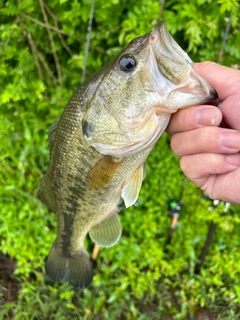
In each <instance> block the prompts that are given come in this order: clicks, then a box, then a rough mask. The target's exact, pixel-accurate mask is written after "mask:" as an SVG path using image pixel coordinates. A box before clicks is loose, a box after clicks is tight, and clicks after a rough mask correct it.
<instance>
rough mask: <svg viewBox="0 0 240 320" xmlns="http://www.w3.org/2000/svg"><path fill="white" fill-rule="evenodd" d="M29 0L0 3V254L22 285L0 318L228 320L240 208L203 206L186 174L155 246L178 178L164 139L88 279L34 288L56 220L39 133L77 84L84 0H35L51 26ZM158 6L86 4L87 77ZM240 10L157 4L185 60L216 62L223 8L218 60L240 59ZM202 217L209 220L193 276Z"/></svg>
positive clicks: (148, 21) (152, 19) (143, 27)
mask: <svg viewBox="0 0 240 320" xmlns="http://www.w3.org/2000/svg"><path fill="white" fill-rule="evenodd" d="M40 3H43V2H42V1H40V0H39V1H34V0H22V1H13V0H0V57H1V67H0V136H1V146H0V175H1V182H2V183H1V186H0V199H1V214H0V235H1V244H0V250H1V251H3V252H4V253H8V254H9V255H10V256H11V257H12V258H15V259H16V260H17V265H18V267H17V269H16V271H15V276H16V277H17V279H18V280H19V281H20V284H21V291H20V293H19V297H18V300H17V301H14V302H11V303H8V304H5V305H2V306H1V307H0V317H1V318H3V319H10V318H11V317H10V316H11V314H14V319H120V317H125V318H126V319H129V320H132V319H140V320H142V319H187V317H188V316H189V315H193V314H196V313H197V312H199V310H200V308H209V309H210V311H211V312H212V313H213V314H214V315H215V319H221V320H222V319H239V318H240V310H239V307H238V306H239V303H240V285H239V281H238V280H237V279H239V276H240V266H239V263H238V261H239V258H240V256H239V255H240V254H239V236H238V229H239V225H240V218H239V217H240V215H239V213H240V209H239V207H237V206H231V209H230V211H229V212H228V213H224V214H223V211H224V204H221V205H220V206H218V207H214V206H212V205H211V203H210V202H208V201H206V200H205V199H203V198H201V192H200V190H198V189H197V188H195V187H194V186H193V185H192V184H191V183H190V182H188V183H187V185H186V188H185V189H184V193H183V199H182V200H183V202H184V204H185V205H184V206H183V209H182V212H181V219H180V222H179V224H178V227H177V229H176V231H175V234H174V238H173V240H172V244H171V246H170V247H169V251H168V253H166V252H164V244H165V240H166V235H167V232H168V228H169V224H170V218H169V216H168V207H167V203H168V201H169V200H170V199H179V196H180V192H181V189H182V184H183V181H184V176H183V174H182V173H181V171H180V169H179V162H178V159H177V158H176V157H175V156H174V155H173V154H172V152H171V150H170V147H169V137H168V136H167V135H163V137H162V138H161V140H160V141H159V143H158V144H157V146H156V148H155V149H154V150H153V152H152V154H151V155H150V157H149V160H148V164H147V176H146V179H145V181H144V184H143V188H142V190H141V194H140V197H139V201H138V207H136V208H129V209H128V210H125V211H124V212H123V213H122V214H121V221H122V225H123V236H122V238H121V240H120V242H119V243H118V244H117V245H116V246H114V247H112V248H110V249H102V250H101V252H100V257H99V261H98V264H97V266H96V268H95V269H96V272H95V273H96V275H95V277H94V282H93V284H92V285H91V287H90V288H89V289H86V290H84V291H83V292H75V291H74V290H73V288H71V287H69V286H67V285H66V284H60V285H53V286H51V285H45V284H44V280H45V278H44V259H45V257H46V256H47V254H48V251H49V249H50V246H51V244H52V242H53V240H54V237H55V234H56V217H55V215H53V214H51V213H49V212H48V211H47V210H46V209H45V208H44V207H43V206H42V205H41V204H40V203H39V202H38V200H37V199H36V198H35V195H36V191H37V189H38V186H39V180H40V177H41V175H42V173H41V172H43V171H44V170H45V168H46V165H47V162H48V150H47V143H46V138H47V136H46V132H47V129H48V127H49V126H50V124H52V123H53V122H55V121H56V119H57V117H58V116H59V115H60V113H61V111H62V110H63V108H64V107H65V105H66V103H67V101H68V99H69V98H70V96H71V94H72V92H73V91H74V90H75V89H76V88H77V87H78V85H79V83H80V82H81V77H82V69H83V64H84V50H85V42H86V36H87V29H88V19H89V14H90V8H91V1H90V0H83V1H80V0H72V1H70V0H61V1H57V0H52V1H45V3H46V5H45V6H44V10H45V14H46V15H47V18H48V24H49V25H50V26H51V29H47V28H46V26H47V21H46V20H44V16H43V13H42V10H41V6H40ZM159 10H160V4H159V1H155V0H140V1H138V2H137V3H136V2H134V1H132V0H130V1H126V0H124V1H118V0H110V1H103V0H99V1H96V3H95V11H94V20H93V26H92V34H91V43H90V50H89V56H88V63H87V77H89V76H90V75H91V74H92V73H93V72H95V71H96V70H98V69H99V68H100V67H101V66H103V65H104V64H105V63H106V62H107V61H109V60H110V58H111V57H112V56H114V55H115V54H116V53H117V52H118V51H119V50H120V49H121V48H122V47H123V46H124V45H125V44H126V43H127V42H128V41H130V40H131V39H133V38H135V37H137V36H139V35H142V34H144V33H146V32H149V31H150V30H151V29H153V27H154V25H155V24H156V22H157V19H158V13H159ZM239 13H240V8H239V3H238V1H236V0H225V1H222V0H218V1H210V0H196V1H186V0H179V1H175V0H168V1H166V4H165V8H164V11H163V15H162V19H163V20H165V21H166V22H167V26H168V29H169V31H170V33H171V34H172V35H173V36H174V38H175V39H176V40H177V41H178V43H179V44H180V45H181V46H182V47H183V48H184V49H185V50H186V51H187V52H188V54H189V55H190V56H191V57H192V59H193V60H194V61H203V60H213V61H217V60H218V57H219V52H220V50H221V46H222V42H223V37H224V33H225V30H226V24H227V22H228V19H229V17H230V15H232V20H231V30H230V34H229V37H228V41H227V46H226V48H225V54H224V57H223V61H222V63H223V64H225V65H228V66H233V65H234V66H235V67H239V58H240V45H239V44H240V31H239V26H240V25H239V20H238V17H239ZM49 32H51V34H52V38H51V36H50V37H49ZM211 221H214V222H216V223H217V224H218V228H217V231H216V234H215V237H214V240H213V243H212V246H211V248H210V251H209V253H208V255H207V258H206V261H205V265H204V268H202V270H201V273H200V275H198V276H196V275H195V274H194V268H195V265H196V263H197V262H198V257H199V255H200V252H201V248H202V246H203V243H204V241H205V238H206V234H207V231H208V227H209V225H210V223H211ZM87 246H88V247H89V248H91V243H90V241H87ZM10 311H11V312H10Z"/></svg>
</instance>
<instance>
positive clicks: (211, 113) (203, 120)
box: [196, 107, 221, 126]
mask: <svg viewBox="0 0 240 320" xmlns="http://www.w3.org/2000/svg"><path fill="white" fill-rule="evenodd" d="M196 117H197V122H198V124H200V125H201V126H214V125H218V124H219V122H220V117H221V113H220V111H219V110H218V109H217V108H214V107H206V108H202V109H200V110H198V111H197V113H196Z"/></svg>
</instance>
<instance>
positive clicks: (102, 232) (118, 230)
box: [89, 213, 122, 247]
mask: <svg viewBox="0 0 240 320" xmlns="http://www.w3.org/2000/svg"><path fill="white" fill-rule="evenodd" d="M121 234H122V227H121V223H120V219H119V216H118V214H117V213H114V214H113V215H111V216H110V217H109V218H107V219H105V220H104V221H102V222H101V223H99V224H98V225H96V226H94V227H92V228H91V230H90V231H89V235H90V237H91V239H92V240H93V241H94V242H95V243H96V244H98V245H99V246H102V247H110V246H113V245H114V244H115V243H116V242H117V241H118V240H119V239H120V237H121Z"/></svg>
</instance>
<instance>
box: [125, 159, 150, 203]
mask: <svg viewBox="0 0 240 320" xmlns="http://www.w3.org/2000/svg"><path fill="white" fill-rule="evenodd" d="M144 175H145V166H144V164H142V165H141V166H140V167H139V168H138V169H137V170H136V171H135V172H134V173H133V174H132V176H131V178H130V181H129V182H128V183H127V184H126V185H125V186H124V188H123V190H122V194H121V197H122V198H123V200H124V203H125V206H126V208H128V207H130V206H132V205H133V204H134V203H135V202H136V201H137V198H138V194H139V191H140V189H141V186H142V181H143V178H144Z"/></svg>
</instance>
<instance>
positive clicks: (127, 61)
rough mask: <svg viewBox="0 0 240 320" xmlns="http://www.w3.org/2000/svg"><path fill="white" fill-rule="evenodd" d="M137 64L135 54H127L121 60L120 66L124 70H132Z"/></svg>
mask: <svg viewBox="0 0 240 320" xmlns="http://www.w3.org/2000/svg"><path fill="white" fill-rule="evenodd" d="M136 65H137V61H136V59H135V58H134V56H133V55H131V54H127V55H124V56H122V57H121V59H120V60H119V68H120V70H122V71H124V72H131V71H132V70H133V69H134V68H135V67H136Z"/></svg>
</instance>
